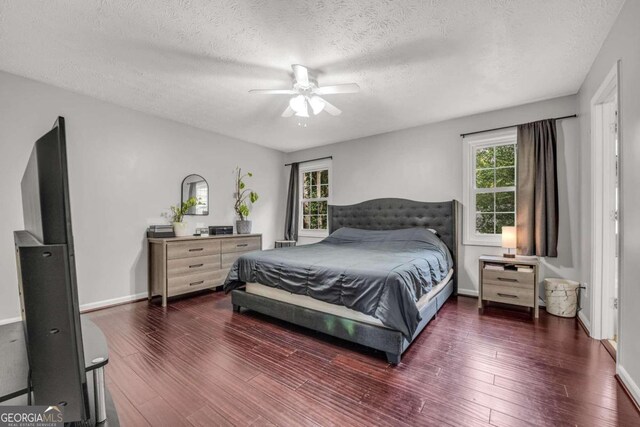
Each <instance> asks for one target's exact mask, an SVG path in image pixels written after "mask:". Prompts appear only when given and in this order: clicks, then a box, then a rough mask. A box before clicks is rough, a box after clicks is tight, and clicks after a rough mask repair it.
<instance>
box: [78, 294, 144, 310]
mask: <svg viewBox="0 0 640 427" xmlns="http://www.w3.org/2000/svg"><path fill="white" fill-rule="evenodd" d="M146 297H147V293H146V292H141V293H139V294H133V295H127V296H124V297H118V298H112V299H106V300H103V301H97V302H90V303H87V304H82V305H81V306H80V313H83V312H85V311H89V310H97V309H99V308H107V307H111V306H112V305H118V304H123V303H126V302H131V301H135V300H139V299H142V298H146Z"/></svg>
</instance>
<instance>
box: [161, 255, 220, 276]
mask: <svg viewBox="0 0 640 427" xmlns="http://www.w3.org/2000/svg"><path fill="white" fill-rule="evenodd" d="M215 270H220V254H217V255H206V256H196V257H190V258H178V259H170V260H168V261H167V276H168V277H169V278H173V277H178V276H186V275H189V274H196V273H202V272H205V271H215Z"/></svg>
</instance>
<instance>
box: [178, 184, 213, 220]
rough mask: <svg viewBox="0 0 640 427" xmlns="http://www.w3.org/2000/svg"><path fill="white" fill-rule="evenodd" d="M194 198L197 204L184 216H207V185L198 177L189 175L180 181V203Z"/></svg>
mask: <svg viewBox="0 0 640 427" xmlns="http://www.w3.org/2000/svg"><path fill="white" fill-rule="evenodd" d="M192 197H195V198H196V200H197V201H198V204H197V205H195V206H193V207H191V208H190V209H189V210H188V211H187V213H186V215H209V184H208V183H207V180H206V179H204V178H203V177H201V176H200V175H189V176H187V177H186V178H185V179H184V181H182V203H184V202H186V201H187V200H189V199H190V198H192Z"/></svg>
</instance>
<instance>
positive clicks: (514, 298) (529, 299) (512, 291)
mask: <svg viewBox="0 0 640 427" xmlns="http://www.w3.org/2000/svg"><path fill="white" fill-rule="evenodd" d="M485 273H486V272H485ZM482 299H483V300H487V301H495V302H502V303H506V304H514V305H521V306H525V307H533V306H534V304H535V299H534V295H533V287H532V288H524V287H517V286H511V285H507V286H505V285H492V284H489V283H487V281H486V280H485V282H484V283H483V285H482Z"/></svg>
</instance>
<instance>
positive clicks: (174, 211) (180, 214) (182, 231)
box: [167, 197, 198, 237]
mask: <svg viewBox="0 0 640 427" xmlns="http://www.w3.org/2000/svg"><path fill="white" fill-rule="evenodd" d="M197 204H198V200H197V199H196V198H195V197H191V198H190V199H188V200H187V201H186V202H182V203H181V204H179V205H176V206H171V213H170V214H167V217H169V220H170V221H171V224H173V232H174V233H175V234H176V236H177V237H185V236H188V235H189V234H190V233H189V232H188V231H187V224H186V223H184V222H182V220H183V219H184V216H185V214H186V213H187V212H189V209H191V208H192V207H194V206H196V205H197Z"/></svg>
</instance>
